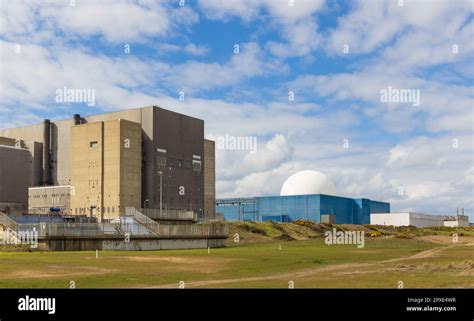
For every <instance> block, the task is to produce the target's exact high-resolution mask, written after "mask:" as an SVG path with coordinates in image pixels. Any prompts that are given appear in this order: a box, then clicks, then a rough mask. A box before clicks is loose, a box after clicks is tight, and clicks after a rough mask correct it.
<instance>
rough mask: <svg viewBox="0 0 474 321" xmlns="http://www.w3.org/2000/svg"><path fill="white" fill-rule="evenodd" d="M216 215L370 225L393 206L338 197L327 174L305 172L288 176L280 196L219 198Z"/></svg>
mask: <svg viewBox="0 0 474 321" xmlns="http://www.w3.org/2000/svg"><path fill="white" fill-rule="evenodd" d="M216 212H218V213H222V214H223V215H224V217H225V219H226V220H229V221H234V220H240V221H268V220H272V221H276V222H291V221H295V220H311V221H313V222H323V223H336V224H370V214H373V213H389V212H390V203H387V202H380V201H373V200H370V199H367V198H348V197H341V196H337V191H336V187H335V186H334V184H333V183H332V182H331V181H330V180H329V179H328V178H327V176H326V175H324V174H322V173H320V172H318V171H314V170H304V171H300V172H297V173H295V174H293V175H291V176H290V177H288V179H287V180H286V181H285V183H284V184H283V186H282V188H281V191H280V195H279V196H262V197H246V198H228V199H218V200H216Z"/></svg>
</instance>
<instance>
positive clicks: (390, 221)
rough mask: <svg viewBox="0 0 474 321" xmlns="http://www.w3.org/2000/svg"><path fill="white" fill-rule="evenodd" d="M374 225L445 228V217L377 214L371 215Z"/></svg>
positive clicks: (410, 213)
mask: <svg viewBox="0 0 474 321" xmlns="http://www.w3.org/2000/svg"><path fill="white" fill-rule="evenodd" d="M370 224H372V225H393V226H408V225H413V226H416V227H427V226H444V215H433V214H423V213H413V212H405V213H376V214H370Z"/></svg>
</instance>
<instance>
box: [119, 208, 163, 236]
mask: <svg viewBox="0 0 474 321" xmlns="http://www.w3.org/2000/svg"><path fill="white" fill-rule="evenodd" d="M125 216H128V217H131V218H132V219H133V220H134V221H136V222H137V223H139V224H142V225H144V226H145V227H146V228H147V229H149V230H150V231H151V232H153V233H154V234H158V235H159V226H160V225H159V224H158V223H156V222H155V221H153V220H152V219H151V218H149V217H148V216H146V215H143V214H142V213H140V212H139V211H137V210H136V209H135V208H134V207H127V208H125Z"/></svg>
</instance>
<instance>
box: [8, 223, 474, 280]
mask: <svg viewBox="0 0 474 321" xmlns="http://www.w3.org/2000/svg"><path fill="white" fill-rule="evenodd" d="M257 227H258V228H260V229H262V230H263V231H264V232H262V231H257V230H255V229H253V228H250V229H249V228H247V227H242V225H235V226H233V231H234V232H235V231H239V232H240V233H239V235H240V236H241V242H239V243H233V242H232V239H230V240H229V247H227V248H219V249H211V251H210V253H208V252H207V250H172V251H171V250H169V251H150V252H122V251H115V252H100V253H99V258H96V257H95V252H92V251H87V252H0V288H68V287H69V286H70V282H71V281H74V282H75V286H76V288H129V287H140V288H141V287H168V288H177V287H178V283H179V282H180V281H184V282H185V286H186V287H187V288H190V287H199V288H287V287H288V285H289V282H290V281H291V282H293V283H294V286H295V288H395V287H397V286H398V285H399V281H402V282H403V284H404V287H406V288H444V287H449V288H457V287H470V288H472V287H474V246H473V245H474V238H473V237H472V236H470V233H468V234H467V235H465V234H463V235H465V236H461V237H460V240H459V241H460V242H459V243H452V242H451V241H450V237H449V236H447V235H448V233H447V232H446V231H440V233H439V235H434V236H429V235H426V234H424V233H421V236H416V237H412V238H405V237H377V238H366V239H365V247H364V248H362V249H358V248H357V247H356V246H355V245H331V246H328V245H326V244H325V243H324V239H323V238H322V237H320V234H318V233H315V234H314V235H309V236H308V235H305V233H307V231H306V232H305V231H304V228H303V229H300V230H298V228H295V227H294V226H293V225H287V226H285V229H284V230H283V229H282V228H281V225H278V224H276V225H275V223H272V224H270V225H268V224H267V225H257ZM313 231H316V232H317V231H318V230H317V229H313ZM444 232H446V233H444ZM282 234H285V236H284V237H282V236H281V235H282ZM293 234H294V235H293ZM432 234H433V233H432ZM435 234H436V233H435ZM298 236H299V239H298ZM280 246H281V250H280Z"/></svg>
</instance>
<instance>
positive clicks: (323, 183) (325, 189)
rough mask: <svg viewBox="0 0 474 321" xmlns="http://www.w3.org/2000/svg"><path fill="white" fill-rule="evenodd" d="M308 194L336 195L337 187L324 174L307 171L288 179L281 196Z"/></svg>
mask: <svg viewBox="0 0 474 321" xmlns="http://www.w3.org/2000/svg"><path fill="white" fill-rule="evenodd" d="M308 194H326V195H336V187H335V186H334V184H333V183H332V182H331V181H330V180H329V179H328V178H327V177H326V175H324V174H323V173H320V172H318V171H312V170H305V171H300V172H298V173H295V174H293V175H291V176H290V177H288V178H287V180H286V181H285V183H284V184H283V186H282V188H281V191H280V195H281V196H289V195H308Z"/></svg>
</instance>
